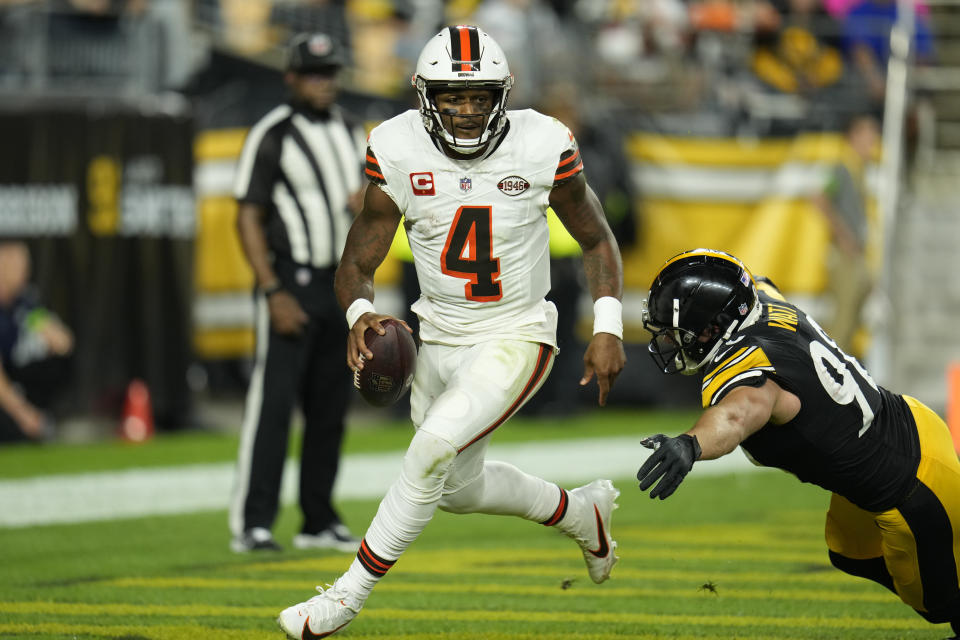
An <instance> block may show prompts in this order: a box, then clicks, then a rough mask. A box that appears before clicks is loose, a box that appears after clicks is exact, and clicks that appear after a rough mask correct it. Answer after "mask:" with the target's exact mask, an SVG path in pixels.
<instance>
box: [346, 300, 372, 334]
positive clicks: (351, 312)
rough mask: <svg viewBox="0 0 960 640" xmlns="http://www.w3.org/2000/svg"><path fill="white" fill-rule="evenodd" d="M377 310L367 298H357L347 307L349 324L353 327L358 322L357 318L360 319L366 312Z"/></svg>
mask: <svg viewBox="0 0 960 640" xmlns="http://www.w3.org/2000/svg"><path fill="white" fill-rule="evenodd" d="M376 312H377V310H376V309H374V308H373V303H372V302H370V301H369V300H367V299H366V298H357V299H356V300H354V301H353V302H352V303H351V304H350V306H349V307H347V326H348V327H350V328H351V329H353V325H355V324H356V323H357V320H359V319H360V316H362V315H363V314H365V313H376Z"/></svg>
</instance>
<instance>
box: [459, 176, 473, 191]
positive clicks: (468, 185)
mask: <svg viewBox="0 0 960 640" xmlns="http://www.w3.org/2000/svg"><path fill="white" fill-rule="evenodd" d="M470 189H473V180H471V179H470V178H460V191H463V192H464V193H466V192H467V191H470Z"/></svg>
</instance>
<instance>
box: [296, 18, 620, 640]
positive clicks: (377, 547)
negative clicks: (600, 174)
mask: <svg viewBox="0 0 960 640" xmlns="http://www.w3.org/2000/svg"><path fill="white" fill-rule="evenodd" d="M413 84H414V86H415V87H416V90H417V95H418V96H419V102H420V110H419V112H417V111H413V110H411V111H408V112H406V113H403V114H401V115H399V116H397V117H395V118H392V119H390V120H388V121H386V122H384V123H383V124H381V125H380V126H378V127H376V128H375V129H374V130H373V131H372V132H371V134H370V139H369V148H368V151H367V164H366V174H367V177H368V178H369V179H370V181H371V182H372V183H373V185H375V186H370V187H368V189H367V192H366V196H365V202H364V207H363V211H362V212H361V213H360V215H359V216H358V217H357V219H356V221H355V222H354V224H353V227H352V229H351V230H350V234H349V236H348V238H347V244H346V248H345V249H344V252H343V258H342V259H341V262H340V267H339V269H338V271H337V276H336V293H337V297H338V299H339V301H340V304H341V306H342V307H343V308H344V309H346V314H347V322H348V324H349V325H350V327H351V331H350V337H349V343H348V346H347V364H348V366H349V367H350V368H352V369H358V368H362V367H363V358H364V357H366V358H369V357H371V356H372V355H373V354H372V353H370V351H369V350H368V349H367V347H366V345H365V344H364V340H363V336H364V332H365V331H366V330H367V329H368V328H372V329H373V330H375V331H377V332H378V333H380V334H383V333H384V330H383V328H382V325H381V323H382V322H383V321H384V320H386V319H387V318H388V317H390V316H387V315H384V314H381V313H377V311H376V310H375V308H374V306H373V299H374V288H373V276H374V272H375V271H376V269H377V267H378V266H379V265H380V263H381V262H382V261H383V259H384V257H385V256H386V255H387V251H388V249H389V247H390V243H391V241H392V239H393V237H394V234H395V232H396V230H397V225H398V224H399V223H400V221H401V219H403V220H404V225H405V228H406V232H407V238H408V239H409V242H410V248H411V250H412V252H413V257H414V263H415V265H416V269H417V276H418V278H419V280H420V286H421V297H420V299H419V300H418V301H417V302H416V303H415V304H414V305H413V310H414V311H415V312H416V313H417V315H418V317H419V319H420V339H421V343H422V344H421V348H420V353H419V356H418V362H417V373H416V377H415V378H414V382H413V387H412V390H411V417H412V420H413V423H414V426H415V427H416V432H415V434H414V436H413V439H412V440H411V442H410V446H409V448H408V449H407V452H406V455H405V457H404V460H403V465H402V469H401V473H400V477H399V479H398V480H397V481H396V482H394V484H393V485H392V486H391V488H390V489H389V490H388V492H387V495H386V496H385V497H384V499H383V501H382V502H381V503H380V508H379V510H378V511H377V515H376V516H375V517H374V519H373V522H372V523H371V524H370V527H369V529H368V530H367V532H366V535H365V536H364V539H363V541H362V543H361V545H360V550H359V552H358V553H357V556H356V558H355V560H354V561H353V563H352V565H351V566H350V568H349V570H348V571H347V572H346V573H345V574H343V575H342V576H341V577H340V578H338V579H337V580H336V581H335V582H334V584H333V585H331V586H330V587H329V588H328V589H325V590H324V589H319V588H318V590H320V592H321V593H320V595H319V596H314V597H313V598H311V599H310V600H308V601H307V602H304V603H300V604H297V605H294V606H292V607H289V608H287V609H285V610H284V611H283V612H282V613H281V614H280V618H279V620H278V622H279V623H280V626H281V627H282V628H283V630H284V631H285V632H286V633H287V635H288V636H290V637H291V638H314V637H324V636H326V635H329V634H332V633H334V632H336V631H337V630H339V629H341V628H343V627H344V626H346V625H347V624H348V623H349V622H350V621H351V620H352V619H353V618H354V617H355V616H356V614H357V613H358V612H359V611H360V608H361V607H362V606H363V604H364V602H365V600H366V598H367V596H368V595H369V594H370V592H371V590H372V589H373V587H374V586H375V585H376V583H377V581H378V580H379V579H380V578H382V577H383V576H384V575H385V574H386V572H387V571H388V570H389V569H390V567H391V566H393V564H394V562H396V560H397V558H399V557H400V554H402V553H403V551H404V550H405V549H406V548H407V547H408V546H409V545H410V543H412V542H413V541H414V539H416V537H417V536H418V535H419V534H420V532H421V531H422V530H423V529H424V527H425V526H426V524H427V523H428V522H429V521H430V519H431V517H432V516H433V513H434V511H435V509H436V508H437V507H439V508H441V509H443V510H445V511H449V512H454V513H489V514H498V515H513V516H518V517H521V518H525V519H527V520H532V521H534V522H539V523H541V524H544V525H547V526H555V527H557V528H558V529H559V530H560V531H562V532H564V533H565V534H567V535H568V536H570V537H571V538H573V539H574V540H575V541H576V542H577V543H578V544H579V545H580V548H581V550H582V552H583V556H584V558H585V560H586V564H587V570H588V572H589V574H590V577H591V579H592V580H593V581H594V582H598V583H599V582H603V581H604V580H606V579H607V578H608V577H609V575H610V570H611V569H612V567H613V564H614V563H615V562H616V560H617V556H616V554H615V551H616V542H614V541H613V539H612V538H611V536H610V519H611V514H612V512H613V509H614V508H615V507H616V504H615V502H614V500H615V499H616V497H617V495H619V492H618V491H617V490H616V489H615V488H614V487H613V485H612V483H610V481H609V480H594V481H593V482H591V483H590V484H587V485H585V486H582V487H579V488H576V489H573V490H571V491H567V490H565V489H562V488H560V487H558V486H557V485H555V484H553V483H550V482H548V481H546V480H543V479H541V478H537V477H534V476H531V475H529V474H526V473H524V472H523V471H521V470H520V469H517V468H516V467H514V466H512V465H510V464H506V463H503V462H496V461H488V460H485V454H486V450H487V445H488V442H489V440H490V434H491V433H492V432H493V431H494V430H495V429H496V428H497V427H498V426H500V425H501V424H503V422H504V421H506V420H507V419H508V418H509V417H510V416H511V415H513V414H514V413H515V412H516V411H517V410H518V409H519V408H520V407H521V406H523V404H524V403H525V402H526V401H527V400H529V398H530V397H531V396H532V395H533V394H534V393H536V391H537V389H539V387H540V385H541V384H542V383H543V380H544V379H545V378H546V376H547V375H548V374H549V372H550V368H551V366H552V365H553V359H554V354H555V352H556V336H555V334H556V323H557V312H556V308H555V307H554V306H553V304H552V303H550V302H548V301H546V300H545V299H544V296H545V295H546V293H547V291H548V290H549V289H550V275H549V251H548V235H547V219H546V211H547V208H548V207H552V208H553V209H554V211H555V212H556V213H557V215H558V216H559V218H560V220H561V221H563V223H564V225H565V226H566V227H567V229H568V230H569V231H570V233H571V235H572V236H573V237H574V238H576V240H577V241H578V242H579V243H580V246H581V248H582V250H583V259H584V269H585V272H586V277H587V281H588V283H589V287H590V292H591V294H592V296H593V299H594V301H595V303H594V336H593V339H592V340H591V342H590V344H589V346H588V347H587V350H586V354H585V355H584V374H583V378H582V380H581V385H586V384H587V383H588V382H589V381H590V380H591V379H592V378H593V377H594V376H596V378H597V383H598V387H599V404H600V405H603V404H605V403H606V399H607V395H608V393H609V391H610V386H611V384H612V383H613V381H614V379H615V378H616V376H617V374H618V373H619V372H620V371H621V369H622V368H623V366H624V363H625V361H626V357H625V355H624V350H623V344H622V333H623V328H622V326H623V325H622V320H621V305H620V297H621V295H622V289H623V272H622V265H621V261H620V253H619V250H618V248H617V245H616V241H615V240H614V237H613V234H612V233H611V231H610V228H609V226H608V225H607V222H606V219H605V216H604V213H603V210H602V207H601V205H600V203H599V201H598V200H597V197H596V196H595V195H594V194H593V191H592V190H591V189H590V188H589V187H588V186H587V184H586V181H585V179H584V175H583V163H582V162H581V161H580V155H579V152H578V150H577V143H576V140H575V139H574V138H573V136H572V135H571V134H570V132H569V130H568V129H567V128H566V126H564V125H563V124H561V123H560V122H558V121H556V120H554V119H553V118H550V117H547V116H544V115H541V114H539V113H537V112H535V111H531V110H525V111H510V112H508V111H507V110H506V104H507V96H508V94H509V92H510V87H511V86H512V84H513V77H512V75H511V74H510V70H509V67H508V65H507V60H506V58H505V57H504V55H503V51H502V50H501V49H500V47H499V46H498V45H497V43H496V42H494V40H493V39H492V38H490V36H488V35H487V34H486V33H484V32H483V31H481V30H480V29H478V28H477V27H473V26H455V27H447V28H445V29H443V30H442V31H441V32H440V33H439V34H437V35H436V36H434V37H433V38H432V39H431V40H430V41H429V42H428V43H427V45H426V46H425V47H424V49H423V52H422V53H421V54H420V58H419V60H418V62H417V69H416V73H415V75H414V77H413Z"/></svg>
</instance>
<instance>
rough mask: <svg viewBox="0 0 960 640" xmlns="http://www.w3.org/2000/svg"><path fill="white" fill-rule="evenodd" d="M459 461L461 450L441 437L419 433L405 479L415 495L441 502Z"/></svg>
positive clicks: (408, 457) (403, 471)
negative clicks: (444, 488)
mask: <svg viewBox="0 0 960 640" xmlns="http://www.w3.org/2000/svg"><path fill="white" fill-rule="evenodd" d="M456 457H457V449H456V448H455V447H454V446H453V445H452V444H450V443H449V442H447V441H446V440H444V439H443V438H440V437H438V436H435V435H433V434H432V433H429V432H427V431H424V430H422V429H421V430H419V431H417V433H416V434H415V435H414V436H413V440H411V441H410V446H409V447H407V453H406V455H405V456H404V457H403V466H402V467H401V477H402V479H403V481H404V484H406V485H408V486H409V487H410V489H411V490H412V492H413V493H417V494H420V495H422V496H423V497H424V498H425V499H426V500H430V501H433V500H438V499H439V498H440V491H441V490H442V489H443V481H444V479H445V478H446V476H447V473H448V472H449V470H450V465H452V464H453V460H454V458H456Z"/></svg>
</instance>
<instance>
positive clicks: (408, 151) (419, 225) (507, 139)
mask: <svg viewBox="0 0 960 640" xmlns="http://www.w3.org/2000/svg"><path fill="white" fill-rule="evenodd" d="M508 121H509V128H508V129H507V131H506V133H505V134H504V136H503V137H502V138H501V139H500V140H499V141H495V142H494V143H493V144H495V145H497V146H496V147H495V148H494V150H493V151H492V152H490V153H487V154H484V155H485V156H486V157H481V158H478V159H472V160H454V159H452V158H449V157H448V156H446V155H445V154H444V153H442V152H441V151H440V150H439V149H437V147H436V146H435V145H434V143H433V141H432V140H431V138H430V136H429V134H427V132H426V130H425V129H424V126H423V121H422V120H421V117H420V113H419V112H418V111H413V110H411V111H407V112H405V113H403V114H400V115H399V116H396V117H394V118H391V119H390V120H387V121H386V122H384V123H383V124H381V125H380V126H378V127H376V128H375V129H374V130H373V131H372V132H371V133H370V138H369V149H370V152H369V153H368V158H367V170H366V173H367V176H368V177H369V178H370V179H371V181H372V182H374V183H375V184H377V185H378V186H379V187H380V188H381V189H382V190H383V191H384V192H385V193H386V194H387V195H388V196H390V198H391V199H392V200H393V201H394V202H395V203H396V205H397V207H398V208H399V209H400V211H401V212H402V213H403V215H404V225H405V228H406V232H407V239H408V240H409V242H410V250H411V252H412V253H413V258H414V263H415V265H416V269H417V277H418V279H419V281H420V291H421V296H420V299H419V300H418V301H417V302H416V303H415V304H414V305H413V307H412V309H413V311H414V312H415V313H416V314H417V315H418V316H419V318H420V325H421V328H420V338H421V340H423V341H424V342H434V343H440V344H450V345H470V344H475V343H476V342H478V341H480V340H484V339H490V338H499V339H520V340H530V341H534V342H544V343H547V344H549V345H551V346H554V347H555V346H556V325H557V311H556V308H555V307H554V305H553V304H552V303H550V302H548V301H546V300H545V299H544V296H545V295H546V294H547V292H548V291H549V290H550V254H549V242H548V231H547V218H546V210H547V207H548V206H549V202H548V197H549V195H550V191H551V189H553V187H554V186H555V185H557V184H561V183H563V182H565V181H566V180H569V179H571V178H573V177H575V176H576V175H577V174H579V173H580V172H581V171H582V170H583V164H582V162H581V161H580V155H579V151H578V149H577V143H576V141H575V140H574V138H573V135H572V134H571V133H570V131H569V130H568V129H567V127H566V126H565V125H563V124H562V123H560V122H559V121H557V120H556V119H554V118H551V117H548V116H545V115H542V114H540V113H537V112H536V111H533V110H529V109H528V110H523V111H510V112H508ZM498 142H499V144H498Z"/></svg>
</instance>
